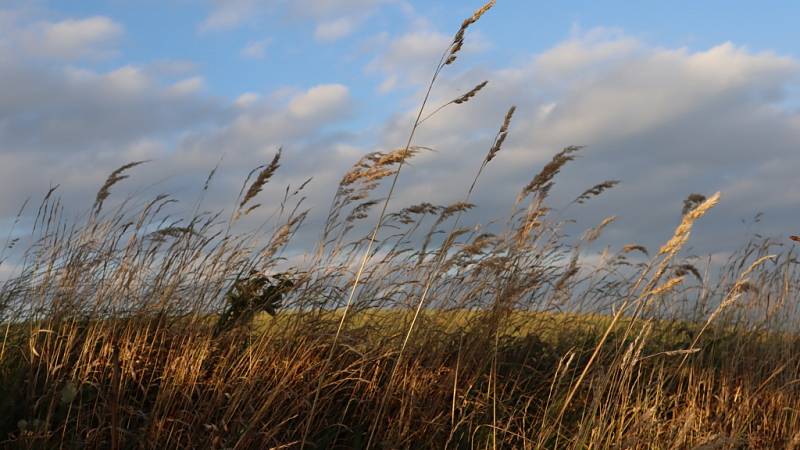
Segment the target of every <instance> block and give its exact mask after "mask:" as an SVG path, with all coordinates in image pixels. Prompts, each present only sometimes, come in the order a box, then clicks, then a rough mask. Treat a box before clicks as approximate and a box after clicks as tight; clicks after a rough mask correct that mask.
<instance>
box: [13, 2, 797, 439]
mask: <svg viewBox="0 0 800 450" xmlns="http://www.w3.org/2000/svg"><path fill="white" fill-rule="evenodd" d="M491 6H492V2H490V3H488V4H487V5H486V6H485V7H483V8H481V9H479V10H478V11H476V13H475V15H473V16H471V17H469V18H467V20H465V21H464V22H463V25H462V26H461V28H460V29H459V30H458V31H457V33H456V34H455V36H454V38H453V41H452V43H451V44H450V46H449V47H448V48H447V49H445V52H444V53H443V56H442V59H441V61H440V63H439V64H438V65H437V66H436V67H435V71H434V76H433V78H432V80H431V84H430V87H431V89H434V88H435V87H436V83H437V80H438V76H439V74H440V73H441V72H442V71H444V70H447V68H448V66H449V65H451V64H453V63H455V61H456V59H457V57H458V55H459V51H460V50H461V48H462V46H463V45H464V39H465V36H466V35H467V32H468V28H470V27H471V26H473V25H474V24H475V23H476V22H477V20H478V19H479V18H480V16H481V15H482V14H484V13H486V12H487V11H488V10H489V8H491ZM484 85H485V83H482V84H479V85H477V86H476V87H475V88H474V89H473V90H471V91H469V92H467V93H466V94H464V95H463V96H461V97H459V98H457V99H454V100H453V101H452V102H449V103H447V104H445V105H444V106H443V107H457V105H460V104H462V103H465V102H467V101H470V100H471V99H472V98H473V97H475V96H476V95H480V92H479V91H481V89H482V87H483V86H484ZM440 109H441V108H439V109H435V108H433V107H431V105H428V104H427V98H426V100H425V101H424V102H423V104H422V105H421V109H420V115H419V117H418V119H417V121H416V122H415V123H414V124H413V126H412V128H411V130H410V133H409V138H408V144H407V145H405V146H404V147H401V148H398V149H395V150H391V151H387V152H378V153H371V154H369V155H365V156H364V157H363V158H361V159H360V160H359V161H357V162H356V163H355V164H354V165H353V167H352V169H351V170H350V171H348V172H347V173H345V174H344V175H343V177H342V179H341V181H340V183H339V185H338V187H337V189H336V191H335V194H334V197H333V200H332V204H331V206H330V208H329V210H328V215H327V216H326V217H325V219H324V220H323V225H322V227H321V228H322V229H321V230H319V239H318V240H316V241H315V242H313V243H309V242H308V241H307V240H304V242H294V241H293V239H294V238H295V236H296V234H297V232H298V230H299V229H300V227H301V226H303V225H304V222H305V219H306V217H307V215H308V214H309V213H310V212H309V211H306V210H304V209H303V207H302V205H303V195H304V194H303V193H302V191H303V189H304V188H305V185H303V187H301V188H299V189H297V190H296V191H294V192H293V193H291V194H290V192H292V190H290V189H289V188H287V189H286V195H285V196H284V197H283V198H282V199H278V201H275V202H274V203H273V204H274V205H275V206H274V208H273V210H272V211H270V212H268V213H265V214H262V215H261V216H259V217H261V219H264V218H265V217H266V218H268V219H266V220H267V221H266V222H265V223H260V224H259V223H256V220H255V218H254V216H257V215H258V214H259V213H260V210H259V208H261V209H265V208H267V207H266V206H261V205H262V204H266V205H269V204H270V203H269V202H267V201H265V200H263V199H261V198H260V196H261V195H260V194H261V191H262V188H263V187H264V185H265V184H267V183H268V182H269V181H270V178H271V177H272V175H273V174H274V173H275V172H276V170H278V169H279V166H280V153H278V154H277V155H276V156H275V158H274V159H273V160H272V161H271V162H268V163H267V164H265V165H264V166H262V167H259V168H257V169H256V170H254V171H253V172H252V173H251V174H250V175H251V176H248V177H247V179H246V180H245V182H244V184H243V186H242V189H241V192H240V194H239V196H238V197H237V198H236V199H235V201H234V202H232V205H233V206H232V207H230V208H228V210H227V211H224V212H225V214H222V213H219V214H209V213H199V211H202V208H201V206H202V205H201V204H200V203H198V204H196V205H193V207H192V208H189V210H192V211H195V213H194V214H189V215H186V214H185V212H186V210H187V209H186V208H182V209H179V208H177V207H176V206H175V205H174V204H173V200H172V199H171V198H170V197H168V196H157V197H155V198H153V199H145V200H143V201H142V200H141V199H138V201H141V202H142V203H140V204H138V205H137V204H135V202H134V201H133V200H131V199H129V200H128V201H124V202H120V203H117V204H116V207H115V208H112V206H114V205H115V204H114V203H113V199H112V198H111V190H112V189H114V188H115V185H116V184H117V183H118V182H120V181H121V180H123V179H125V178H127V173H128V171H131V170H137V169H136V167H137V165H138V164H139V163H131V164H127V165H125V166H123V167H120V168H119V169H118V170H116V171H114V172H113V173H112V174H111V175H110V176H109V178H108V180H107V182H106V183H105V184H104V185H103V186H101V187H100V189H99V191H98V193H97V196H96V198H95V201H94V203H93V204H92V206H91V209H90V210H89V211H88V213H87V214H85V215H84V217H85V219H78V220H75V221H69V220H67V219H66V218H67V217H81V216H80V215H78V214H75V213H74V211H65V210H64V206H63V203H62V202H61V201H60V199H59V198H58V193H57V191H55V189H53V190H51V191H50V192H49V193H47V195H46V196H45V197H44V199H43V200H42V202H41V204H40V206H39V207H38V209H36V210H35V213H34V212H33V211H30V213H28V212H26V210H23V211H22V212H21V213H20V214H21V215H20V221H21V222H22V223H30V224H32V225H30V226H29V227H28V229H26V230H24V231H25V238H24V239H23V240H21V241H19V242H18V241H17V240H16V239H9V241H8V242H7V243H6V245H5V246H4V250H3V251H0V264H4V263H8V262H12V263H14V264H15V265H16V266H17V267H18V268H19V270H17V271H16V272H15V275H14V276H13V277H12V278H10V279H9V280H7V281H5V282H4V283H3V284H2V287H0V325H1V326H0V336H1V338H0V445H2V446H3V447H6V448H98V449H106V448H111V449H123V448H153V449H172V448H174V449H185V448H214V449H223V448H236V449H249V448H252V449H261V448H317V449H328V448H342V449H346V448H356V449H376V448H385V449H403V448H408V449H412V448H413V449H416V448H435V449H441V448H453V449H456V448H459V449H461V448H464V449H466V448H487V449H488V448H492V449H496V448H509V449H517V448H518V449H550V448H554V449H555V448H559V449H561V448H564V449H609V448H620V449H622V448H648V449H650V448H652V449H662V448H663V449H667V448H694V449H723V448H765V449H775V448H787V449H794V448H799V447H800V408H799V407H798V405H800V346H799V345H798V344H799V343H800V341H799V340H798V335H797V334H796V330H797V328H798V326H799V325H800V320H798V318H800V314H798V311H797V305H798V302H797V299H798V291H799V289H800V271H799V270H798V267H797V266H798V260H797V257H796V252H795V249H794V248H793V247H787V246H783V247H779V245H781V243H780V242H778V243H776V242H773V241H770V240H768V239H761V238H759V239H754V240H753V241H751V242H748V243H747V244H745V246H744V247H743V248H741V249H738V250H737V249H731V250H732V256H731V257H730V259H729V260H728V261H726V262H723V263H720V264H717V265H716V266H714V267H697V266H696V265H697V264H698V260H697V259H696V258H694V259H693V258H686V257H684V256H683V252H682V249H683V247H684V246H685V245H686V243H687V242H688V240H689V236H690V232H691V230H692V227H693V225H694V223H695V222H696V221H697V220H702V216H703V215H704V214H706V213H707V212H708V211H709V210H711V209H712V208H713V207H714V206H715V205H716V204H717V202H718V201H719V200H720V196H719V194H715V195H712V196H709V197H705V196H702V195H699V194H692V195H690V196H689V197H688V198H687V200H686V201H685V208H684V210H683V211H682V216H681V220H680V223H679V224H678V226H677V227H676V229H675V232H674V234H673V236H672V237H670V238H669V239H668V240H667V241H666V242H665V244H664V245H663V246H662V247H661V248H659V249H658V251H653V250H654V249H649V250H648V249H646V248H644V247H643V246H641V245H638V244H636V243H631V244H629V245H625V246H623V247H622V248H608V249H607V250H606V251H605V252H603V253H602V254H601V255H596V254H592V253H591V252H589V251H588V250H587V249H588V248H590V246H591V245H592V243H593V242H595V241H597V240H598V239H600V238H601V235H602V231H603V229H604V228H605V226H607V225H608V224H609V223H610V222H611V221H612V220H613V217H610V218H609V219H607V220H604V221H603V222H601V223H600V224H599V225H597V226H595V227H593V228H590V229H588V230H587V232H586V233H584V234H583V236H581V237H579V238H576V237H570V236H568V235H567V234H566V233H565V232H564V231H563V227H564V224H565V223H566V219H565V218H564V217H563V216H562V215H561V214H560V213H559V214H555V213H553V211H554V210H555V211H564V208H563V206H564V205H556V206H559V207H558V208H553V207H551V206H549V202H550V197H549V194H550V192H551V190H552V188H553V186H554V183H555V180H556V178H557V175H558V173H559V172H560V170H561V168H562V167H563V166H564V165H565V164H569V163H572V161H573V160H574V158H575V157H576V155H577V153H578V152H580V151H581V148H579V147H567V148H564V149H563V150H561V151H559V152H557V153H555V155H554V156H553V157H552V159H551V160H550V161H549V162H547V163H546V164H545V165H544V166H543V167H541V168H540V170H539V171H538V172H537V173H536V175H535V176H534V177H533V178H532V179H531V180H530V182H529V183H528V184H526V185H525V186H523V187H522V188H521V189H520V192H519V194H518V196H517V197H516V199H515V200H514V202H513V207H512V209H511V211H510V213H509V215H508V216H507V217H501V218H494V220H486V221H485V222H480V223H464V222H465V221H466V219H465V215H464V212H465V211H468V210H470V209H471V208H472V207H473V205H472V204H471V203H470V198H471V195H472V193H473V191H474V190H475V189H479V188H480V186H479V180H480V178H481V174H482V173H483V171H484V170H489V168H490V162H491V161H492V160H493V159H494V158H501V157H503V154H502V145H503V142H504V140H505V138H506V135H507V134H508V133H509V130H510V125H511V122H512V119H513V115H514V111H515V108H514V107H511V108H509V110H508V112H507V114H506V115H505V116H504V117H503V118H502V121H501V122H500V127H499V130H498V133H497V135H496V136H495V137H494V139H493V140H492V141H491V142H487V148H488V151H487V154H486V157H485V158H484V159H483V160H482V161H476V175H475V178H474V181H473V183H472V184H471V186H469V187H466V189H465V192H464V196H463V197H462V198H460V199H454V201H453V203H450V204H446V205H434V204H431V203H428V202H424V201H423V202H420V203H418V204H414V205H400V206H397V205H394V204H390V200H392V199H393V196H394V193H395V190H396V189H402V184H401V183H397V181H398V180H399V179H401V177H400V174H401V171H402V169H403V167H404V166H405V165H406V162H407V160H409V159H411V158H413V157H414V156H415V155H416V154H417V153H418V152H420V151H423V150H424V149H425V148H424V147H418V146H416V145H415V144H414V136H415V132H416V130H417V128H419V127H420V126H422V125H423V122H424V118H427V117H430V114H435V113H436V112H437V111H439V110H440ZM498 119H499V118H498ZM215 172H216V169H214V170H212V171H211V173H210V174H209V177H208V179H207V180H206V182H205V184H204V186H203V189H202V195H201V196H200V197H201V198H203V197H204V195H205V193H206V190H207V189H208V186H209V181H210V180H211V179H212V178H213V175H214V173H215ZM442 182H448V180H442ZM616 184H617V182H616V181H614V180H609V181H601V182H599V183H598V184H596V185H595V186H590V187H588V189H587V190H586V191H585V192H583V193H582V194H580V195H579V196H578V197H577V198H576V199H575V201H573V202H572V203H570V205H573V206H575V207H578V206H576V205H580V204H582V203H585V202H587V201H592V200H593V199H594V197H596V196H599V195H602V194H603V193H604V192H605V191H606V190H608V189H611V188H613V187H614V186H615V185H616ZM182 212H183V214H182ZM23 219H24V220H23ZM254 223H255V225H254ZM9 235H10V236H11V235H13V234H11V233H10V234H9ZM305 235H306V236H308V235H310V232H306V234H305ZM15 245H16V247H15ZM291 246H294V247H292V249H293V251H294V252H295V253H296V252H302V253H303V255H304V257H303V258H300V259H296V261H299V262H296V263H295V262H294V261H295V259H293V260H292V261H293V262H292V264H289V263H288V262H287V258H286V257H285V255H284V251H285V249H286V248H287V247H291ZM20 248H21V250H20ZM6 251H9V253H6ZM13 251H18V253H17V254H14V253H13ZM587 255H588V256H591V258H586V256H587ZM534 311H536V312H534ZM265 313H270V314H274V313H277V315H275V316H274V317H273V316H272V315H265Z"/></svg>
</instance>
